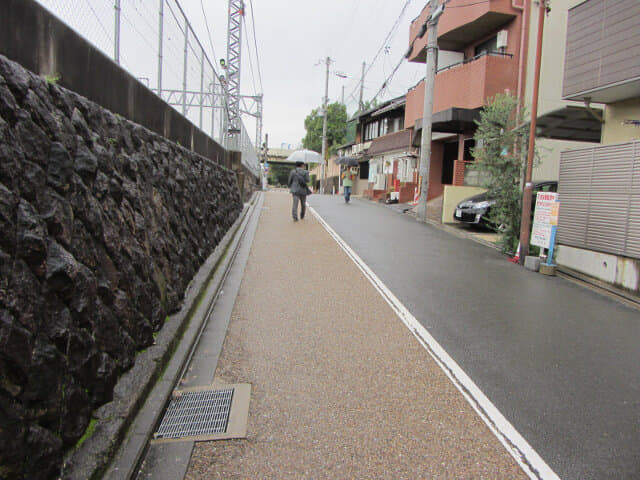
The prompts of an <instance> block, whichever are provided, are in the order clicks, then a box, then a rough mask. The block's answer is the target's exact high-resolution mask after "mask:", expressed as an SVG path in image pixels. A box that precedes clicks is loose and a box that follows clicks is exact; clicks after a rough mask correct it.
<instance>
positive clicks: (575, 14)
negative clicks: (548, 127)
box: [557, 0, 640, 296]
mask: <svg viewBox="0 0 640 480" xmlns="http://www.w3.org/2000/svg"><path fill="white" fill-rule="evenodd" d="M573 3H574V4H575V6H574V7H573V8H571V9H570V10H569V14H568V23H567V36H566V56H565V69H564V77H563V84H562V95H563V97H564V98H565V99H567V100H573V101H580V102H583V103H584V104H586V105H590V104H594V103H600V104H604V115H603V116H602V121H603V123H602V131H601V142H600V144H598V145H594V146H591V147H589V148H581V149H572V150H568V151H565V152H563V153H562V155H561V159H560V181H559V185H558V191H559V196H560V215H559V219H558V244H559V246H558V249H557V263H558V264H559V265H560V266H561V267H563V268H565V269H569V270H572V271H574V272H577V273H578V274H583V275H587V276H588V277H592V278H596V279H599V280H601V281H603V282H606V283H609V284H612V285H615V286H617V287H621V288H623V289H624V290H626V291H628V292H631V293H632V294H634V295H636V296H637V295H639V294H640V219H639V218H638V215H637V209H638V207H640V55H638V54H637V52H639V51H640V33H639V32H640V2H638V1H637V0H586V1H582V2H578V1H574V2H573Z"/></svg>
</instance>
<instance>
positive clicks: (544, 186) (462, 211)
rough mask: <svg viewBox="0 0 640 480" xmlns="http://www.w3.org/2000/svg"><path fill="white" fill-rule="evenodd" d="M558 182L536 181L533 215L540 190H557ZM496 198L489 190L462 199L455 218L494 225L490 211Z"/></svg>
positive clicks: (532, 206)
mask: <svg viewBox="0 0 640 480" xmlns="http://www.w3.org/2000/svg"><path fill="white" fill-rule="evenodd" d="M557 191H558V182H556V181H554V180H546V181H541V182H536V183H535V184H534V185H533V198H532V200H531V215H532V217H533V209H534V207H535V204H536V195H537V193H538V192H557ZM496 201H497V200H496V199H495V198H491V197H490V196H489V193H488V192H484V193H480V194H478V195H474V196H473V197H469V198H467V199H465V200H463V201H461V202H460V203H459V204H458V205H457V206H456V209H455V210H454V212H453V219H454V220H457V221H458V222H463V223H470V224H475V225H482V226H487V227H492V226H493V225H492V223H491V222H490V221H489V212H491V207H492V206H494V205H495V204H496Z"/></svg>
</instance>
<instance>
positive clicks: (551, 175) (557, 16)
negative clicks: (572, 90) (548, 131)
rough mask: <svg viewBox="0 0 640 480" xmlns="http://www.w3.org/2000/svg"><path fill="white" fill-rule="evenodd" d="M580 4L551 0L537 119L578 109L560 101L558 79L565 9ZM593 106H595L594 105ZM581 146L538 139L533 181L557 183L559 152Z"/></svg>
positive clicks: (532, 29) (533, 16) (528, 92)
mask: <svg viewBox="0 0 640 480" xmlns="http://www.w3.org/2000/svg"><path fill="white" fill-rule="evenodd" d="M582 1H584V0H553V3H552V5H551V12H550V13H549V14H548V15H547V17H546V18H545V22H544V31H543V41H542V64H541V66H540V86H539V95H538V116H541V115H544V114H545V113H548V112H550V111H552V110H556V109H558V108H562V107H563V106H565V105H582V103H579V102H569V101H566V100H562V78H563V75H564V56H565V43H566V36H567V16H568V12H569V8H571V7H573V6H575V5H576V4H578V3H581V2H582ZM529 4H530V8H531V11H530V16H529V19H530V22H529V53H528V56H527V82H526V87H525V97H524V98H525V108H526V111H527V112H528V115H530V112H531V103H532V98H533V76H534V69H535V53H536V52H535V50H536V39H537V35H538V8H537V6H536V5H535V4H534V2H532V1H529ZM596 106H597V105H596ZM588 145H589V144H588V143H585V142H568V141H563V140H549V139H538V140H536V146H537V149H538V154H539V155H540V160H541V161H540V163H539V165H538V166H537V167H535V168H534V169H533V179H534V180H557V179H558V173H559V170H560V152H562V151H564V150H571V149H576V148H584V147H585V146H588Z"/></svg>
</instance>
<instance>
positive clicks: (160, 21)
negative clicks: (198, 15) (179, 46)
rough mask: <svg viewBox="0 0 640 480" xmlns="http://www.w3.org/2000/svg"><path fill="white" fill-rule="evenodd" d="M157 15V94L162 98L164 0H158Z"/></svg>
mask: <svg viewBox="0 0 640 480" xmlns="http://www.w3.org/2000/svg"><path fill="white" fill-rule="evenodd" d="M158 17H159V18H158V31H159V35H158V96H159V97H160V98H162V36H163V30H164V0H160V7H159V10H158Z"/></svg>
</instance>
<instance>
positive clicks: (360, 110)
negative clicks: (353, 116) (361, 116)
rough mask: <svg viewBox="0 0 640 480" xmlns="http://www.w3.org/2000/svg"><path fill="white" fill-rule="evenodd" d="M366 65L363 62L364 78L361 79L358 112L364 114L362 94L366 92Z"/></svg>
mask: <svg viewBox="0 0 640 480" xmlns="http://www.w3.org/2000/svg"><path fill="white" fill-rule="evenodd" d="M365 65H366V63H365V62H362V77H360V99H359V100H358V111H359V112H362V109H363V107H364V104H363V103H362V93H363V92H364V67H365Z"/></svg>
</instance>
